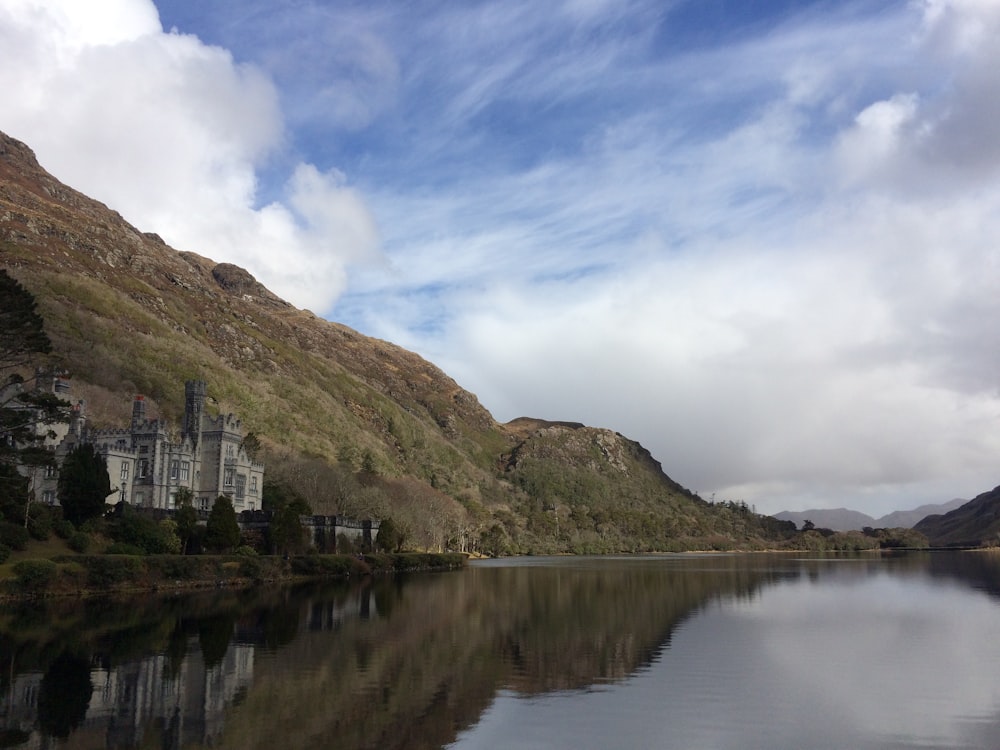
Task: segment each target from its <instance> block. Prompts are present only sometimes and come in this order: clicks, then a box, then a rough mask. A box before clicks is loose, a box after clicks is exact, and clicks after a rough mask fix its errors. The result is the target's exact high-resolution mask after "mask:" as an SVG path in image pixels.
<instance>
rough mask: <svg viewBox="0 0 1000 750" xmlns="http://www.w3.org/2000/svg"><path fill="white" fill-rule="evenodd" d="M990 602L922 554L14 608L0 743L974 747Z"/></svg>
mask: <svg viewBox="0 0 1000 750" xmlns="http://www.w3.org/2000/svg"><path fill="white" fill-rule="evenodd" d="M983 594H986V596H983ZM998 595H1000V557H998V556H994V555H990V554H985V553H976V554H956V553H948V554H935V553H924V554H916V555H898V556H893V557H886V558H878V557H866V556H856V557H843V556H831V557H827V558H806V557H803V558H796V557H792V556H787V555H785V556H781V555H776V556H767V555H752V556H740V555H705V556H694V555H690V556H688V555H685V556H668V557H650V558H622V559H614V558H555V559H547V558H526V559H519V560H508V561H493V562H488V563H482V564H476V565H473V566H472V567H471V568H470V569H469V570H466V571H462V572H458V573H450V574H440V575H417V576H413V577H409V578H405V577H400V578H394V579H391V580H379V581H375V582H372V581H366V582H364V583H361V584H359V583H354V584H352V585H347V584H336V585H329V584H325V585H312V586H305V587H299V588H295V589H264V590H259V591H255V592H232V591H215V592H209V593H206V594H200V595H197V596H187V597H160V598H152V597H149V598H143V599H136V600H131V601H128V602H109V601H97V600H87V601H52V602H41V603H30V604H26V605H23V606H16V607H8V608H6V609H5V610H3V612H2V613H0V657H2V658H0V688H2V696H3V697H2V699H0V746H9V747H26V748H29V747H30V748H35V747H37V748H44V747H49V746H55V744H57V742H58V743H59V744H60V746H65V747H70V748H72V747H109V748H111V747H113V748H133V747H146V746H159V747H164V748H170V747H177V748H180V747H207V746H212V747H239V748H255V747H260V748H271V747H283V748H291V747H312V746H316V745H320V746H331V745H333V746H338V747H349V748H358V749H361V748H376V747H377V748H441V747H445V746H448V745H451V746H453V747H455V748H461V749H462V750H468V748H475V747H484V748H485V747H529V746H530V747H536V748H541V747H552V748H556V747H571V746H572V747H581V748H582V747H603V746H607V745H605V744H601V743H606V742H611V743H612V746H628V747H693V746H703V747H704V746H710V747H727V746H732V747H755V746H757V747H793V746H795V745H794V744H792V743H795V742H800V743H801V742H806V744H805V745H800V746H812V747H821V746H830V747H836V746H840V747H845V746H852V747H869V746H870V747H884V746H891V745H892V743H893V742H896V743H899V744H900V745H901V746H906V745H908V744H910V745H912V744H915V743H916V744H919V743H923V744H925V745H927V746H934V744H935V743H938V744H940V745H941V746H949V745H948V744H947V743H951V745H950V746H955V747H957V746H962V745H961V743H963V742H964V743H966V746H970V747H979V746H986V745H978V744H976V743H977V742H980V741H981V742H988V741H990V735H991V733H992V732H993V730H994V728H995V727H996V725H997V723H996V714H997V712H998V709H1000V689H997V690H994V688H993V678H992V675H993V674H994V673H995V670H996V668H997V667H1000V652H997V651H996V650H995V649H992V647H989V648H986V647H983V646H981V645H977V646H975V647H973V646H970V643H971V642H972V641H973V640H974V639H975V640H977V641H978V639H980V638H982V639H984V640H988V639H987V638H986V636H985V633H986V632H987V629H988V628H994V627H995V626H1000V609H998V608H997V607H996V603H995V601H994V599H995V598H996V597H997V596H998ZM956 622H958V623H964V625H963V626H962V630H960V631H956V627H957V626H956ZM851 623H853V624H854V625H853V626H852V624H851ZM901 653H906V654H909V655H910V656H911V657H912V658H902V657H901V656H900V654H901ZM959 683H960V684H959ZM973 691H977V692H976V693H975V695H974V696H973V697H968V696H969V695H970V694H971V693H972V692H973ZM893 693H894V694H896V695H901V696H903V697H904V699H905V700H907V701H909V702H910V703H911V704H912V705H913V706H914V708H913V709H912V710H904V709H903V708H902V707H901V706H900V705H898V704H899V703H900V701H899V700H896V699H892V700H890V699H889V697H888V696H890V695H891V694H893ZM947 696H950V697H947ZM962 711H965V712H966V714H968V715H969V716H974V717H975V720H974V721H973V720H971V719H970V720H969V721H967V722H965V723H961V722H959V723H958V724H956V722H955V721H952V722H950V723H947V727H948V732H944V731H943V730H942V729H941V726H940V722H937V723H935V720H934V719H936V718H937V717H940V716H942V715H947V716H953V715H954V714H955V713H956V712H958V713H961V712H962ZM796 713H798V714H799V716H798V717H797V718H796ZM927 716H930V717H932V718H931V719H927V718H926V717H927ZM845 717H849V718H850V721H851V722H852V723H853V726H851V727H846V726H841V724H843V723H844V719H845ZM668 720H669V721H668ZM666 723H669V731H668V729H667V727H666ZM959 724H961V726H962V727H964V729H963V730H962V731H958V730H955V729H954V727H955V726H958V725H959ZM973 728H974V729H973ZM952 730H954V731H952ZM976 732H978V733H979V734H978V735H976V734H975V733H976ZM821 736H822V737H829V738H831V741H830V742H829V743H828V744H824V743H823V742H818V743H817V737H821ZM709 738H711V739H709ZM752 738H756V739H757V740H759V742H758V743H756V744H755V743H754V742H752V741H748V740H750V739H752ZM872 738H877V740H873V739H872ZM970 738H974V739H970ZM765 740H766V741H765ZM845 742H846V744H845ZM872 742H875V744H872ZM768 743H770V744H768ZM970 743H971V744H970Z"/></svg>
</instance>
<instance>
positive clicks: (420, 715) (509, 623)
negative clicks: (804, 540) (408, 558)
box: [225, 557, 797, 750]
mask: <svg viewBox="0 0 1000 750" xmlns="http://www.w3.org/2000/svg"><path fill="white" fill-rule="evenodd" d="M788 574H789V573H781V572H775V571H774V569H770V568H768V567H767V566H763V565H762V566H761V567H760V568H759V569H757V570H753V569H749V568H747V566H746V562H745V560H743V561H738V560H736V559H724V558H722V557H719V558H716V559H713V560H711V561H707V562H705V563H704V565H703V569H699V570H691V569H690V568H684V569H682V568H679V567H673V568H672V567H671V566H670V565H668V564H665V563H664V562H662V561H655V562H643V561H626V562H625V563H621V562H617V563H614V562H612V564H610V565H607V566H603V567H602V566H592V567H589V568H588V567H587V566H585V565H581V566H574V565H573V564H569V563H567V564H564V565H556V566H555V567H533V568H530V569H529V568H527V567H524V568H516V567H496V568H472V569H470V570H467V571H465V572H463V573H456V574H445V575H433V576H414V577H410V578H407V579H405V580H404V579H394V580H391V581H388V580H387V581H376V582H375V584H374V586H373V592H372V597H371V600H372V601H373V602H375V610H376V612H377V616H374V617H373V619H371V620H370V621H369V622H362V621H361V620H360V619H357V618H356V619H345V620H342V621H341V622H340V623H339V624H338V626H337V628H336V629H335V630H333V631H332V632H331V631H319V630H317V631H310V632H307V633H302V634H301V635H300V636H299V637H298V638H297V639H296V640H295V641H293V642H292V643H290V644H289V645H288V647H287V648H286V649H284V650H282V651H281V652H280V653H279V654H276V655H274V656H273V657H272V658H266V659H259V660H258V662H257V664H256V669H255V680H254V685H253V687H251V688H250V690H249V691H248V694H247V697H246V701H245V702H244V703H243V704H242V705H240V706H239V707H237V708H235V709H233V716H232V719H231V720H230V721H229V722H228V729H227V733H226V737H225V745H226V746H227V747H240V748H243V747H247V748H255V747H256V748H265V747H273V746H276V745H278V744H284V745H294V746H300V747H306V746H311V745H314V744H322V743H324V742H326V743H330V742H333V743H334V744H336V745H338V746H342V747H351V748H358V749H359V750H363V749H364V748H424V747H426V748H438V747H441V746H442V745H444V744H447V743H448V742H451V741H453V740H454V739H455V737H456V736H457V734H458V732H459V731H460V730H461V729H463V728H465V727H467V726H470V725H471V724H473V723H474V722H475V721H477V720H478V718H479V716H480V714H481V713H482V711H483V710H484V709H485V708H486V707H487V706H488V705H489V704H490V703H491V702H492V700H493V698H494V696H495V694H496V692H497V690H499V689H502V688H508V689H515V690H518V691H522V692H529V693H537V692H541V691H547V690H556V689H558V690H565V689H583V688H586V687H588V686H590V685H593V684H594V683H598V682H608V681H614V680H620V679H623V678H626V677H628V676H629V675H631V674H634V673H635V671H636V670H638V669H641V668H642V667H643V666H645V665H648V664H649V663H650V661H651V660H652V659H654V658H655V656H656V654H657V653H658V652H659V651H661V650H662V649H663V648H666V647H667V645H668V641H669V637H670V633H671V632H672V630H673V629H674V628H675V627H676V626H677V624H678V623H680V622H681V621H683V620H684V619H685V618H687V617H689V616H690V615H691V613H693V612H695V611H697V610H698V609H699V608H701V607H703V606H705V605H706V604H707V603H709V602H711V601H713V600H715V599H719V598H726V597H732V596H737V597H746V596H754V595H755V594H756V592H757V591H759V589H760V587H761V585H763V584H764V583H765V582H768V581H771V580H774V579H775V578H777V577H779V576H782V575H788ZM796 574H797V573H796ZM313 596H314V597H315V599H313V600H312V601H311V602H309V603H307V604H304V605H303V610H304V611H310V610H311V609H313V608H315V607H316V602H317V601H322V600H323V593H322V592H321V591H316V592H315V593H314V594H313ZM358 606H360V604H359V605H358ZM388 613H391V616H387V615H388ZM265 686H266V687H265Z"/></svg>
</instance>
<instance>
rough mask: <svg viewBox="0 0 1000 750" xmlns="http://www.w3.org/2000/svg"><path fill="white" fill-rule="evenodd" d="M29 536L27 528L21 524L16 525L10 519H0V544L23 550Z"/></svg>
mask: <svg viewBox="0 0 1000 750" xmlns="http://www.w3.org/2000/svg"><path fill="white" fill-rule="evenodd" d="M30 538H31V537H30V535H29V534H28V530H27V529H26V528H24V527H23V526H18V525H17V524H16V523H11V522H10V521H0V544H4V545H6V546H8V547H10V548H11V549H15V550H23V549H24V548H25V547H27V546H28V539H30Z"/></svg>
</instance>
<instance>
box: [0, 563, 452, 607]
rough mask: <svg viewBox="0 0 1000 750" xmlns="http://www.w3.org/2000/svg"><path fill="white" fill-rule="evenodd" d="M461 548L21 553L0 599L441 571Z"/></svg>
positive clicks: (247, 585)
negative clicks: (350, 552)
mask: <svg viewBox="0 0 1000 750" xmlns="http://www.w3.org/2000/svg"><path fill="white" fill-rule="evenodd" d="M467 560H468V557H467V556H466V555H464V554H460V553H450V552H449V553H424V552H400V553H380V554H367V555H361V556H357V555H315V554H313V555H296V556H292V557H284V556H278V555H260V556H242V555H61V556H58V557H55V558H52V559H48V558H24V559H21V560H19V561H17V562H16V563H13V564H11V565H9V566H4V567H9V568H10V571H11V573H12V574H13V575H12V576H11V577H8V578H6V579H4V580H3V581H0V601H17V600H28V599H39V598H72V597H77V598H85V597H98V596H105V595H108V594H141V593H157V592H168V593H169V592H183V591H199V590H202V591H203V590H210V589H213V588H214V589H223V588H231V589H237V588H241V589H242V588H252V587H254V586H261V585H273V584H279V585H282V584H288V583H296V582H305V581H309V580H322V579H329V580H349V579H351V578H364V577H367V576H380V575H399V574H405V573H417V572H444V571H449V570H457V569H460V568H464V567H465V566H466V563H467Z"/></svg>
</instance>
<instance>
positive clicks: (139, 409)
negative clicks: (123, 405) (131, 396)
mask: <svg viewBox="0 0 1000 750" xmlns="http://www.w3.org/2000/svg"><path fill="white" fill-rule="evenodd" d="M145 421H146V397H145V396H136V397H135V401H133V402H132V429H133V430H135V429H136V428H138V427H139V425H141V424H142V423H143V422H145Z"/></svg>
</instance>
